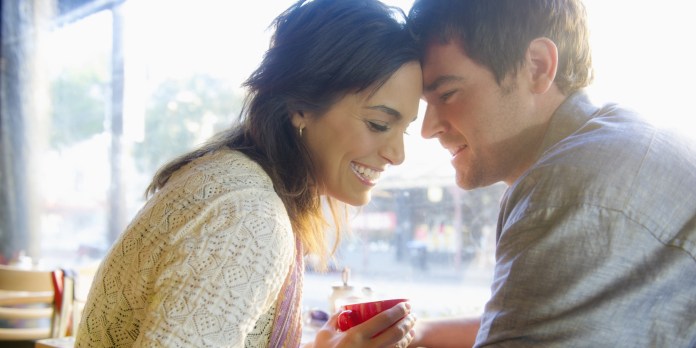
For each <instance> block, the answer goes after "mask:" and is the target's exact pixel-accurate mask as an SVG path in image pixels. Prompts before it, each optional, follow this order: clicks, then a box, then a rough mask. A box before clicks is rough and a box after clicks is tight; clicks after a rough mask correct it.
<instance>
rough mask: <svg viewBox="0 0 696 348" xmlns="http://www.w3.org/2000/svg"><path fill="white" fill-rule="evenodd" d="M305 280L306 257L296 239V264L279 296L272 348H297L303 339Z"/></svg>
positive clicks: (270, 344) (270, 343)
mask: <svg viewBox="0 0 696 348" xmlns="http://www.w3.org/2000/svg"><path fill="white" fill-rule="evenodd" d="M303 280H304V255H303V252H302V243H301V242H300V239H299V238H297V237H295V264H294V265H293V266H291V267H290V271H289V272H288V276H287V277H286V279H285V283H283V287H282V288H281V289H280V293H279V294H278V301H277V302H276V312H275V321H274V322H273V333H272V334H271V339H270V342H269V347H271V348H297V347H299V346H300V342H301V339H302V321H301V319H302V306H301V300H302V282H303Z"/></svg>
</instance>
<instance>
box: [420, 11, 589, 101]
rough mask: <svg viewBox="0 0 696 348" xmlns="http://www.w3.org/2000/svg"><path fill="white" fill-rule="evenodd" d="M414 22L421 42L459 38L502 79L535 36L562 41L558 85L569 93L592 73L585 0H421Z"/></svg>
mask: <svg viewBox="0 0 696 348" xmlns="http://www.w3.org/2000/svg"><path fill="white" fill-rule="evenodd" d="M408 17H409V18H408V22H409V28H410V30H411V31H412V33H413V34H414V35H415V36H416V37H417V38H418V40H419V42H420V44H421V46H422V47H423V48H424V46H425V45H427V44H429V43H430V42H439V43H447V42H450V41H452V40H453V41H454V42H457V43H459V44H460V45H461V47H462V48H463V49H464V51H465V52H466V54H467V55H468V56H469V57H470V58H471V59H473V60H474V61H475V62H477V63H479V64H481V65H483V66H486V67H488V68H489V69H490V71H491V72H493V74H494V76H495V77H496V80H497V82H498V84H499V85H500V84H501V83H502V81H503V80H504V79H505V77H506V76H507V75H508V74H514V73H515V72H516V71H517V70H518V69H519V68H520V67H521V66H522V64H523V63H524V57H525V52H526V50H527V47H528V46H529V44H530V43H531V41H532V40H534V39H536V38H539V37H547V38H549V39H551V40H552V41H553V42H554V43H555V44H556V46H557V47H558V70H557V73H556V79H555V82H556V85H557V86H558V87H559V89H560V90H561V91H562V92H563V93H564V94H566V95H567V94H569V93H571V92H573V91H576V90H578V89H581V88H583V87H586V86H588V85H589V84H590V83H591V82H592V79H593V70H592V55H591V50H590V44H589V30H588V27H587V18H586V17H587V15H586V12H585V6H584V5H583V4H582V2H581V1H580V0H434V1H433V0H416V2H415V3H414V4H413V6H412V7H411V10H410V12H409V16H408Z"/></svg>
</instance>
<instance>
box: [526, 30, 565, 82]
mask: <svg viewBox="0 0 696 348" xmlns="http://www.w3.org/2000/svg"><path fill="white" fill-rule="evenodd" d="M527 65H528V69H529V72H530V74H531V77H532V91H533V92H534V93H537V94H543V93H545V92H546V91H548V90H549V88H551V85H552V84H553V80H554V79H555V78H556V70H557V69H558V48H557V47H556V44H555V43H554V42H553V41H551V40H550V39H548V38H545V37H541V38H537V39H534V40H532V42H531V43H530V44H529V47H528V48H527Z"/></svg>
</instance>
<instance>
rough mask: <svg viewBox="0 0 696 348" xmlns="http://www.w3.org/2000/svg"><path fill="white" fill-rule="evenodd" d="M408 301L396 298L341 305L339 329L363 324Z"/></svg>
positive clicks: (344, 329) (342, 329)
mask: <svg viewBox="0 0 696 348" xmlns="http://www.w3.org/2000/svg"><path fill="white" fill-rule="evenodd" d="M406 301H408V299H405V298H396V299H389V300H381V301H372V302H360V303H351V304H346V305H343V306H341V313H340V314H339V315H338V329H339V330H340V331H347V330H348V329H350V328H351V327H353V326H356V325H359V324H362V323H364V322H366V321H367V320H369V319H370V318H372V317H374V316H375V315H377V314H379V313H382V312H383V311H385V310H387V309H389V308H392V307H394V306H396V305H397V304H399V303H401V302H406Z"/></svg>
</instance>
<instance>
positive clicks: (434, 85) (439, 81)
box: [423, 75, 464, 93]
mask: <svg viewBox="0 0 696 348" xmlns="http://www.w3.org/2000/svg"><path fill="white" fill-rule="evenodd" d="M461 80H464V78H463V77H461V76H454V75H443V76H440V77H438V78H437V79H435V81H433V82H432V83H430V84H429V85H427V86H425V87H424V88H423V92H426V93H429V92H433V91H435V90H436V89H438V88H439V87H440V86H442V85H444V84H445V83H450V82H454V81H461Z"/></svg>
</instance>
